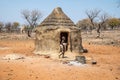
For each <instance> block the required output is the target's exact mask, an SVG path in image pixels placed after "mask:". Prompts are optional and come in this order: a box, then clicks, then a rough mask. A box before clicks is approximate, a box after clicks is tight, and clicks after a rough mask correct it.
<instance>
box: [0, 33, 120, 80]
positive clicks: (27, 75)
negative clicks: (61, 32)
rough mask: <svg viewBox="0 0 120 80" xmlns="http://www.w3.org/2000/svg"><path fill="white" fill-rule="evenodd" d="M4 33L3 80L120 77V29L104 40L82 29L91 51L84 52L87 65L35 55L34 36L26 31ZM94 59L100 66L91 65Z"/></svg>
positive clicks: (0, 56) (1, 47)
mask: <svg viewBox="0 0 120 80" xmlns="http://www.w3.org/2000/svg"><path fill="white" fill-rule="evenodd" d="M0 35H1V36H0V80H120V47H119V44H120V31H104V32H103V33H102V35H101V38H100V39H97V38H95V36H96V35H95V33H94V32H93V35H91V34H89V33H87V34H86V33H85V32H82V37H83V46H84V47H85V48H87V49H88V51H89V52H88V53H85V54H82V55H84V56H86V58H87V64H85V65H68V64H63V61H65V60H66V59H67V58H66V59H63V61H62V59H58V58H57V57H56V58H45V57H44V56H40V55H39V56H38V55H34V54H33V51H34V39H31V38H27V36H26V35H24V34H22V35H21V34H2V33H1V34H0ZM74 54H75V53H66V56H67V57H68V58H69V57H71V56H73V55H74ZM11 55H13V56H15V57H16V56H22V57H21V58H19V57H18V58H16V59H14V58H9V57H10V56H11ZM7 57H8V58H7ZM92 59H94V60H96V61H97V64H96V65H91V60H92Z"/></svg>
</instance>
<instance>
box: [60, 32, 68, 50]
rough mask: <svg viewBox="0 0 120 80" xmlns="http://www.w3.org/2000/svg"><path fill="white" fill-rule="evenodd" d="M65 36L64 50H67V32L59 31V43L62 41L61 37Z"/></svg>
mask: <svg viewBox="0 0 120 80" xmlns="http://www.w3.org/2000/svg"><path fill="white" fill-rule="evenodd" d="M63 36H64V38H65V43H66V44H67V45H66V51H67V50H68V32H61V33H60V43H61V42H62V38H63Z"/></svg>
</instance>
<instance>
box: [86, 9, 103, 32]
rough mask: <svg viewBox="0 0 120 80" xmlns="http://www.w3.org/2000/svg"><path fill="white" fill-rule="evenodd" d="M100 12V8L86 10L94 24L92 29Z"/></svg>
mask: <svg viewBox="0 0 120 80" xmlns="http://www.w3.org/2000/svg"><path fill="white" fill-rule="evenodd" d="M100 12H101V11H100V10H97V9H94V10H89V11H86V12H85V13H86V15H87V16H88V18H89V19H90V22H91V24H92V27H91V30H92V29H93V27H94V26H95V25H94V20H95V18H97V17H98V15H99V13H100Z"/></svg>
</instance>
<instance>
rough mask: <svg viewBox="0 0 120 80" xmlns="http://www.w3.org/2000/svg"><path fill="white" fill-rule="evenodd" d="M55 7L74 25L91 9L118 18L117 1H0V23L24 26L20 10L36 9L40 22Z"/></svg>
mask: <svg viewBox="0 0 120 80" xmlns="http://www.w3.org/2000/svg"><path fill="white" fill-rule="evenodd" d="M56 7H61V8H62V10H63V11H64V12H65V14H66V15H67V16H69V17H70V18H71V20H72V21H73V22H74V23H76V22H77V21H79V20H81V19H84V18H87V16H86V14H85V11H86V10H91V9H99V10H102V11H103V12H106V13H108V14H109V15H111V16H113V17H118V18H120V15H119V14H120V8H117V0H0V21H2V22H14V21H18V22H20V23H21V24H24V23H27V22H26V21H25V20H24V19H23V18H22V14H21V12H22V10H25V9H28V10H34V9H37V10H39V11H41V12H42V14H43V18H42V19H41V20H40V22H41V21H42V20H43V19H44V18H45V17H47V16H48V15H49V14H50V13H51V12H52V10H53V9H54V8H56Z"/></svg>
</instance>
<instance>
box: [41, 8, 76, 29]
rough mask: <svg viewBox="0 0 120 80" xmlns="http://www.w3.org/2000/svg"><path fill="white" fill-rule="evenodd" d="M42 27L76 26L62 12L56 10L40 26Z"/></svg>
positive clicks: (58, 9)
mask: <svg viewBox="0 0 120 80" xmlns="http://www.w3.org/2000/svg"><path fill="white" fill-rule="evenodd" d="M40 26H66V27H70V26H75V25H74V23H73V21H72V20H71V19H70V18H69V17H68V16H67V15H66V14H65V13H64V12H63V11H62V9H61V8H60V7H57V8H55V9H54V10H53V11H52V13H51V14H50V15H49V16H48V17H47V18H46V19H45V20H44V21H43V22H42V23H41V24H40Z"/></svg>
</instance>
